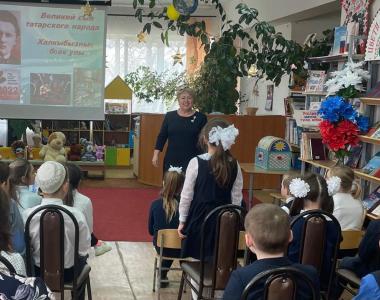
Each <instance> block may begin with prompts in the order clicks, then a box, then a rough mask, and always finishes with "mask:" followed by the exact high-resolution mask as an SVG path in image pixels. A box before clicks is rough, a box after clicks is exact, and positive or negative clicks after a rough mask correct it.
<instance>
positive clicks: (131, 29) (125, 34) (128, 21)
mask: <svg viewBox="0 0 380 300" xmlns="http://www.w3.org/2000/svg"><path fill="white" fill-rule="evenodd" d="M143 24H144V23H138V22H137V20H136V19H135V18H134V17H119V16H118V17H109V19H108V21H107V26H108V29H107V44H106V82H105V83H106V85H107V84H108V83H109V82H110V81H112V79H114V78H115V77H116V76H117V75H120V77H121V78H124V77H125V75H126V74H128V73H129V72H133V71H135V70H136V69H137V68H138V67H139V66H149V67H150V68H151V69H152V70H155V71H157V72H158V73H161V72H163V71H166V70H170V71H173V72H174V71H177V72H182V71H184V70H185V66H186V45H185V43H186V40H185V37H183V36H180V35H178V34H177V33H176V32H171V33H170V35H169V47H167V46H165V45H164V44H163V43H162V41H161V38H160V33H161V31H159V30H158V29H156V28H153V29H152V32H151V34H150V35H148V36H147V37H146V42H145V43H144V42H141V43H139V42H138V39H137V34H138V33H139V32H140V31H141V30H142V27H143ZM178 51H179V52H180V53H181V54H183V55H184V56H183V62H182V64H179V63H177V64H175V65H173V63H174V61H173V57H172V56H173V55H174V54H176V53H177V52H178ZM176 107H177V103H176V102H175V103H174V104H173V106H172V107H166V105H165V104H164V103H163V102H161V101H155V102H153V103H145V102H143V101H139V100H138V99H133V104H132V111H133V112H151V113H153V112H155V113H165V112H166V111H168V110H172V109H175V108H176Z"/></svg>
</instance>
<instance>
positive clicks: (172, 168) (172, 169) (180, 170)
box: [168, 165, 182, 174]
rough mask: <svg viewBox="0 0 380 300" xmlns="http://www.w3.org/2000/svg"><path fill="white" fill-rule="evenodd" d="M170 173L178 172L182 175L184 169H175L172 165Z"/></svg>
mask: <svg viewBox="0 0 380 300" xmlns="http://www.w3.org/2000/svg"><path fill="white" fill-rule="evenodd" d="M168 171H169V172H177V173H178V174H182V167H173V166H172V165H170V167H169V169H168Z"/></svg>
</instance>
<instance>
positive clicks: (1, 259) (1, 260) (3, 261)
mask: <svg viewBox="0 0 380 300" xmlns="http://www.w3.org/2000/svg"><path fill="white" fill-rule="evenodd" d="M1 264H2V265H4V266H5V267H6V268H7V269H8V271H9V273H11V274H16V270H15V268H14V267H13V265H12V264H11V262H10V261H9V260H8V259H6V258H5V257H4V256H2V255H1V254H0V265H1Z"/></svg>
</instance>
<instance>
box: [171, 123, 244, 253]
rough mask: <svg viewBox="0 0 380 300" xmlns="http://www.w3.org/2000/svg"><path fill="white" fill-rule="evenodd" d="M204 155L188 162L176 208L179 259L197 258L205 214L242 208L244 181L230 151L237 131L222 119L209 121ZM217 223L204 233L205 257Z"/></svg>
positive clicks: (213, 223) (212, 222) (206, 129)
mask: <svg viewBox="0 0 380 300" xmlns="http://www.w3.org/2000/svg"><path fill="white" fill-rule="evenodd" d="M203 133H204V137H203V139H204V140H205V142H206V143H207V153H205V154H202V155H199V156H197V157H194V158H193V159H191V160H190V162H189V166H188V168H187V171H186V177H185V183H184V186H183V189H182V193H181V201H180V204H179V221H180V224H179V226H178V234H179V236H180V237H181V238H182V239H183V243H182V257H193V258H199V255H200V253H199V250H200V233H201V226H202V223H203V221H204V219H205V217H206V216H207V214H208V213H209V212H210V211H211V210H213V209H214V208H216V207H218V206H221V205H225V204H231V203H232V204H235V205H241V201H242V188H243V177H242V173H241V169H240V166H239V164H238V162H237V161H236V159H235V158H234V157H233V156H232V155H231V153H230V151H229V149H230V148H231V146H232V145H233V144H234V143H235V139H236V136H237V135H238V130H237V129H236V128H235V127H234V126H233V125H229V124H228V123H227V122H226V121H224V120H221V119H212V120H210V121H209V122H208V123H207V124H206V126H205V128H204V130H203ZM215 227H216V220H210V222H209V223H208V226H207V228H209V231H208V232H207V233H206V239H205V241H206V246H205V252H206V253H205V257H206V258H207V257H210V256H212V253H213V245H214V236H215V235H214V231H215Z"/></svg>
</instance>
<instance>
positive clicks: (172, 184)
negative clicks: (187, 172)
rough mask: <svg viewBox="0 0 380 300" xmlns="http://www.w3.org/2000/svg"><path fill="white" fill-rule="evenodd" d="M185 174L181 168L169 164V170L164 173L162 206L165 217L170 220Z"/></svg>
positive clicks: (175, 208)
mask: <svg viewBox="0 0 380 300" xmlns="http://www.w3.org/2000/svg"><path fill="white" fill-rule="evenodd" d="M184 181H185V176H184V175H183V172H182V169H181V168H178V167H172V166H170V168H169V170H168V171H167V172H166V173H165V175H164V184H163V187H162V191H161V196H162V199H163V206H164V210H165V215H166V219H167V220H168V221H170V220H171V219H172V218H173V216H174V214H175V212H176V210H177V205H178V203H177V201H178V200H179V199H178V198H179V195H180V194H181V191H182V187H183V183H184Z"/></svg>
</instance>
